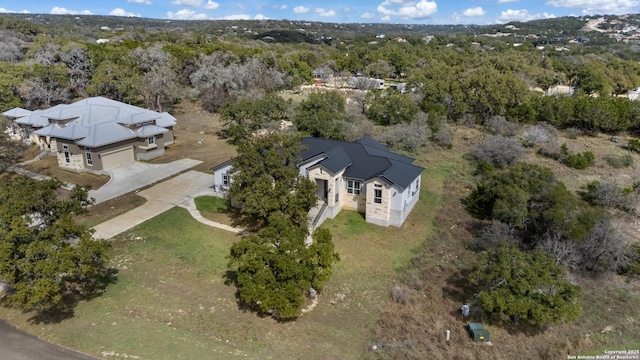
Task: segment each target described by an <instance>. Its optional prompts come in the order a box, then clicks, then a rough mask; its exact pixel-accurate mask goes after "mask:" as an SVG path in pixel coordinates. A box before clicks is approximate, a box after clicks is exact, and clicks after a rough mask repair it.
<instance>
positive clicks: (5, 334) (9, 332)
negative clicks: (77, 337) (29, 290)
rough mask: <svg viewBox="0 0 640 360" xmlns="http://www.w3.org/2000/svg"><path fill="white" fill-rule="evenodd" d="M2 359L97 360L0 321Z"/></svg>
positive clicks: (0, 356) (0, 351)
mask: <svg viewBox="0 0 640 360" xmlns="http://www.w3.org/2000/svg"><path fill="white" fill-rule="evenodd" d="M0 359H2V360H40V359H42V360H44V359H46V360H96V358H94V357H91V356H89V355H86V354H82V353H79V352H77V351H74V350H71V349H67V348H63V347H60V346H58V345H54V344H51V343H49V342H46V341H44V340H40V339H38V338H37V337H35V336H33V335H30V334H27V333H26V332H24V331H22V330H19V329H17V328H16V327H14V326H12V325H9V324H7V323H5V322H4V321H0Z"/></svg>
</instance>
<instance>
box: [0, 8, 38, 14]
mask: <svg viewBox="0 0 640 360" xmlns="http://www.w3.org/2000/svg"><path fill="white" fill-rule="evenodd" d="M7 13H21V14H31V12H29V10H22V11H15V10H8V9H5V8H0V14H7Z"/></svg>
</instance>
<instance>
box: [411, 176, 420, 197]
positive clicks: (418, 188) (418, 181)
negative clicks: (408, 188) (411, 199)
mask: <svg viewBox="0 0 640 360" xmlns="http://www.w3.org/2000/svg"><path fill="white" fill-rule="evenodd" d="M418 190H420V178H418V179H417V180H416V188H415V190H413V193H411V196H413V195H415V194H416V193H418Z"/></svg>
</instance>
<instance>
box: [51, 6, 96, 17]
mask: <svg viewBox="0 0 640 360" xmlns="http://www.w3.org/2000/svg"><path fill="white" fill-rule="evenodd" d="M51 13H52V14H54V15H93V14H92V13H91V11H89V10H82V11H75V10H68V9H65V8H63V7H57V6H56V7H54V8H53V9H51Z"/></svg>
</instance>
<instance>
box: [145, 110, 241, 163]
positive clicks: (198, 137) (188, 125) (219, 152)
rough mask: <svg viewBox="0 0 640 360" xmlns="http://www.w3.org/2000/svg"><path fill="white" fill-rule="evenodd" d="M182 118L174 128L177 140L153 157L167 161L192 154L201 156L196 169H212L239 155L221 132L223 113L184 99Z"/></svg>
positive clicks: (178, 113) (192, 156) (197, 156)
mask: <svg viewBox="0 0 640 360" xmlns="http://www.w3.org/2000/svg"><path fill="white" fill-rule="evenodd" d="M173 115H174V116H175V117H176V119H177V120H178V124H177V125H176V127H175V128H174V135H175V143H174V144H173V145H170V146H169V147H168V148H167V149H166V150H165V154H164V156H161V157H159V158H157V159H153V160H151V161H149V162H150V163H152V164H164V163H168V162H171V161H174V160H179V159H184V158H191V159H195V160H201V161H202V164H200V165H198V166H197V167H196V168H195V170H198V171H202V172H211V170H210V169H211V168H212V167H213V166H215V165H218V164H220V163H222V162H225V161H227V160H229V159H231V158H232V157H233V156H235V155H236V151H235V148H234V147H233V146H232V145H230V144H229V143H228V142H227V141H226V140H225V139H222V138H220V137H219V136H218V133H219V132H220V130H222V128H223V124H222V122H221V121H220V116H219V115H217V114H211V113H209V112H207V111H204V110H202V109H201V107H200V106H199V105H198V104H197V103H192V102H184V103H182V104H181V105H180V106H178V107H177V108H176V109H175V112H174V113H173Z"/></svg>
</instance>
